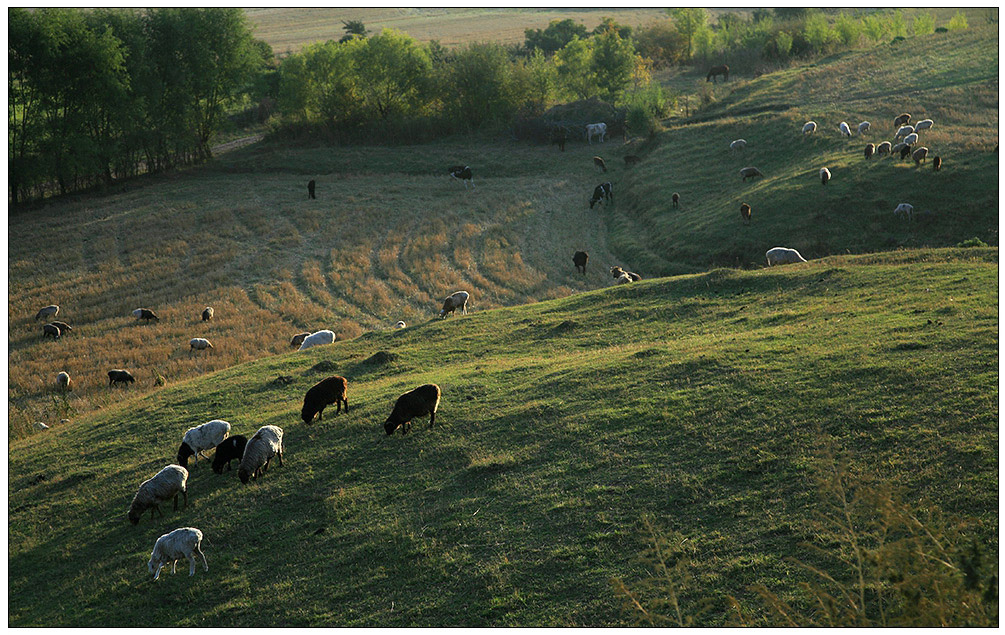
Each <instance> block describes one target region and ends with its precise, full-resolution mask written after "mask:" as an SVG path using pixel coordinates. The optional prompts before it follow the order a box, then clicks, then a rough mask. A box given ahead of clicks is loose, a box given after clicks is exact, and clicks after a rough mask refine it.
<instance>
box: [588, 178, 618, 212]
mask: <svg viewBox="0 0 1005 635" xmlns="http://www.w3.org/2000/svg"><path fill="white" fill-rule="evenodd" d="M605 198H606V199H607V200H609V201H610V202H612V203H613V202H614V187H613V186H612V185H611V182H610V181H607V182H606V183H601V184H600V185H598V186H597V187H595V188H593V198H591V199H590V209H593V206H594V205H595V204H597V203H603V199H605Z"/></svg>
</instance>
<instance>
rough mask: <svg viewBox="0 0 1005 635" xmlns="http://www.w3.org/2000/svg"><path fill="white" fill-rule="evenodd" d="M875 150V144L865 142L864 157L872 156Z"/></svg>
mask: <svg viewBox="0 0 1005 635" xmlns="http://www.w3.org/2000/svg"><path fill="white" fill-rule="evenodd" d="M875 152H876V146H875V145H873V144H871V143H867V144H865V158H866V159H869V158H871V157H872V155H873V154H874V153H875Z"/></svg>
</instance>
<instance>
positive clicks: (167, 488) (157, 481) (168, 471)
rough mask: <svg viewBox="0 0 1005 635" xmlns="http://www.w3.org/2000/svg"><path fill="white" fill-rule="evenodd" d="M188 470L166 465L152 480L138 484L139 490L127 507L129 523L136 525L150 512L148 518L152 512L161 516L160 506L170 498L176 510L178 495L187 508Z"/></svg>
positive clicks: (151, 515)
mask: <svg viewBox="0 0 1005 635" xmlns="http://www.w3.org/2000/svg"><path fill="white" fill-rule="evenodd" d="M187 482H188V470H186V469H185V468H183V467H182V466H180V465H168V466H167V467H165V468H164V469H163V470H161V471H160V472H157V474H155V475H154V476H153V477H152V478H149V479H147V480H145V481H143V482H142V483H140V488H139V489H138V490H137V491H136V496H133V502H132V504H131V505H130V506H129V522H131V523H132V524H134V525H135V524H136V523H138V522H140V517H141V516H143V512H145V511H146V510H148V509H149V510H150V518H153V516H154V512H157V513H158V514H160V515H161V516H163V515H164V514H163V513H162V512H161V510H160V504H161V503H163V502H164V501H166V500H169V499H171V498H173V499H174V509H175V511H177V510H178V494H181V495H183V496H184V497H185V507H188V490H187V488H186V483H187Z"/></svg>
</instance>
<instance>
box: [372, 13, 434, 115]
mask: <svg viewBox="0 0 1005 635" xmlns="http://www.w3.org/2000/svg"><path fill="white" fill-rule="evenodd" d="M362 42H363V46H361V47H360V48H359V50H358V51H357V52H356V54H355V55H354V60H355V64H356V68H357V72H358V75H359V77H360V78H361V80H362V81H360V83H359V88H360V93H361V94H362V96H363V100H364V102H365V104H366V106H367V107H368V108H369V109H371V111H372V112H375V113H377V114H378V115H379V116H380V118H381V119H382V120H385V121H386V120H388V119H391V118H393V117H398V116H409V115H412V114H414V113H417V112H419V111H420V110H422V109H423V107H424V106H425V105H426V103H427V93H428V87H429V86H430V82H431V75H432V73H431V71H432V62H431V61H430V59H429V53H428V51H427V50H426V48H425V47H422V46H420V45H419V44H418V43H417V42H416V41H415V40H414V39H413V38H412V37H410V36H409V35H406V34H405V33H402V32H400V31H395V30H394V29H384V30H383V31H381V32H380V34H379V35H375V36H373V37H371V38H369V39H367V40H362Z"/></svg>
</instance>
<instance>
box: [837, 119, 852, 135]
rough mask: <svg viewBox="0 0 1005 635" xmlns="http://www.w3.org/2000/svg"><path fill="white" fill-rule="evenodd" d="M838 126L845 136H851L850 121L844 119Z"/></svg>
mask: <svg viewBox="0 0 1005 635" xmlns="http://www.w3.org/2000/svg"><path fill="white" fill-rule="evenodd" d="M838 128H840V129H841V134H843V135H844V136H846V137H850V136H851V128H849V127H848V122H846V121H842V122H841V123H839V124H838Z"/></svg>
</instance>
